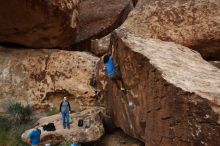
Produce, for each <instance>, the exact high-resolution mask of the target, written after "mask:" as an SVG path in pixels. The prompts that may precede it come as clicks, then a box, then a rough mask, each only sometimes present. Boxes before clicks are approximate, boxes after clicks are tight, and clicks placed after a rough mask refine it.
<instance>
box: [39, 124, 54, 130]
mask: <svg viewBox="0 0 220 146" xmlns="http://www.w3.org/2000/svg"><path fill="white" fill-rule="evenodd" d="M42 127H43V130H44V131H56V127H55V126H54V123H48V124H47V125H43V126H42Z"/></svg>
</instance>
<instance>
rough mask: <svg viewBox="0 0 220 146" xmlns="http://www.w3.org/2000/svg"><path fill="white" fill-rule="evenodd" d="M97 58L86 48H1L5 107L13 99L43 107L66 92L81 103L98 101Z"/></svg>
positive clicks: (0, 97)
mask: <svg viewBox="0 0 220 146" xmlns="http://www.w3.org/2000/svg"><path fill="white" fill-rule="evenodd" d="M97 59H98V58H96V57H94V56H92V55H90V54H88V53H85V52H69V51H60V50H28V49H26V50H21V49H20V50H15V49H8V48H7V49H3V48H1V49H0V91H1V92H0V103H1V107H2V105H5V101H7V100H12V101H20V102H22V103H26V104H31V105H34V106H36V107H39V108H40V107H42V106H47V105H48V104H49V103H48V102H47V101H48V100H52V99H55V98H56V99H57V100H58V102H60V101H61V100H62V97H63V96H67V97H69V99H71V100H72V99H74V100H76V102H78V103H79V104H80V105H81V106H89V105H95V104H96V99H95V98H94V97H95V93H94V89H93V87H92V86H91V81H92V78H93V74H94V70H95V63H96V61H97ZM51 98H52V99H51Z"/></svg>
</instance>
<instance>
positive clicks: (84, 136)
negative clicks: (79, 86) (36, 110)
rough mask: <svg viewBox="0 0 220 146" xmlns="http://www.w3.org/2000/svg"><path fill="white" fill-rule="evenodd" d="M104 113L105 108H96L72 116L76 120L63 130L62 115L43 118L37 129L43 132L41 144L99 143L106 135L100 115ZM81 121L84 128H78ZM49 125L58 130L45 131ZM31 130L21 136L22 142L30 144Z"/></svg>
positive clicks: (38, 122)
mask: <svg viewBox="0 0 220 146" xmlns="http://www.w3.org/2000/svg"><path fill="white" fill-rule="evenodd" d="M103 112H104V109H103V108H99V107H94V108H89V109H87V110H84V111H82V112H78V113H74V114H71V116H72V117H73V118H74V120H73V123H72V124H70V129H63V127H62V120H61V119H62V118H61V115H60V114H59V115H53V116H50V117H45V118H41V119H40V120H39V121H37V124H38V126H37V127H38V128H39V129H40V130H41V144H42V145H43V144H51V145H57V144H60V143H62V142H64V141H72V140H73V138H74V139H77V140H78V142H79V143H86V142H93V141H97V140H98V139H100V138H101V136H102V135H103V134H104V133H105V131H104V128H103V125H102V120H101V117H100V113H103ZM79 119H83V121H84V125H83V127H78V120H79ZM48 123H54V126H55V128H56V130H55V131H44V130H43V128H42V126H43V125H47V124H48ZM31 130H32V129H30V130H27V131H25V132H24V133H23V134H22V136H21V138H22V140H23V141H24V142H26V143H29V141H28V134H29V133H30V132H31Z"/></svg>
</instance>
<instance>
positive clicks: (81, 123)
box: [78, 119, 83, 127]
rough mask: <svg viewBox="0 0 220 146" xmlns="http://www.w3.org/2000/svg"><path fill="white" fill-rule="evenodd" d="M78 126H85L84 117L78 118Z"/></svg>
mask: <svg viewBox="0 0 220 146" xmlns="http://www.w3.org/2000/svg"><path fill="white" fill-rule="evenodd" d="M78 126H79V127H82V126H83V119H79V120H78Z"/></svg>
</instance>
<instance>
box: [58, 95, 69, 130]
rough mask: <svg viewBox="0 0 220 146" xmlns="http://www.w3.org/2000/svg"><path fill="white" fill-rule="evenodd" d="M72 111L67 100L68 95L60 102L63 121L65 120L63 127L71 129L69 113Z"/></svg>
mask: <svg viewBox="0 0 220 146" xmlns="http://www.w3.org/2000/svg"><path fill="white" fill-rule="evenodd" d="M70 111H71V107H70V103H69V101H67V97H64V98H63V101H62V102H61V103H60V112H61V114H62V122H63V128H64V129H65V128H66V127H67V128H68V129H70V123H69V113H70Z"/></svg>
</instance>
